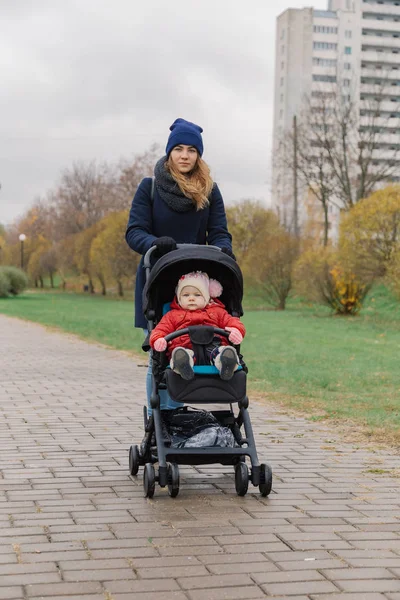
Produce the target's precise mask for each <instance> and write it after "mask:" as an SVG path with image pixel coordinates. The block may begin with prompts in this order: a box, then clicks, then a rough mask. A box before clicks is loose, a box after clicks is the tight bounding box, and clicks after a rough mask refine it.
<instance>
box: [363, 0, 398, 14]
mask: <svg viewBox="0 0 400 600" xmlns="http://www.w3.org/2000/svg"><path fill="white" fill-rule="evenodd" d="M361 10H362V12H363V13H364V12H368V13H377V14H382V15H400V2H399V5H398V6H396V5H395V4H394V3H390V4H378V3H377V2H374V3H373V4H372V3H370V2H362V3H361Z"/></svg>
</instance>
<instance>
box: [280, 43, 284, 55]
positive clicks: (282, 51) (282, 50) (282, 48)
mask: <svg viewBox="0 0 400 600" xmlns="http://www.w3.org/2000/svg"><path fill="white" fill-rule="evenodd" d="M284 52H285V46H284V45H283V44H282V46H281V54H283V53H284Z"/></svg>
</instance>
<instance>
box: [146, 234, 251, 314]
mask: <svg viewBox="0 0 400 600" xmlns="http://www.w3.org/2000/svg"><path fill="white" fill-rule="evenodd" d="M191 271H204V272H205V273H207V274H208V275H209V277H210V278H212V279H217V280H218V281H219V282H220V283H221V285H222V287H223V291H222V295H221V296H220V298H219V300H221V302H223V303H224V305H225V307H226V309H227V311H228V312H229V313H230V314H235V315H236V316H241V315H242V314H243V309H242V298H243V276H242V272H241V270H240V268H239V265H238V264H237V262H236V261H235V260H233V258H231V257H230V256H228V255H227V254H225V253H224V252H221V251H220V250H218V249H217V248H214V247H213V246H198V245H193V247H191V246H190V245H187V246H185V247H184V248H178V249H177V250H173V251H172V252H168V254H165V255H164V256H162V257H161V258H160V259H159V260H158V261H157V262H156V263H155V264H154V266H153V267H152V268H151V271H150V276H149V277H148V278H147V281H146V285H145V287H144V290H143V312H144V315H145V316H146V318H147V319H148V320H149V311H150V310H154V311H155V317H156V320H157V321H159V320H160V319H161V317H162V314H163V306H164V304H165V303H168V302H171V301H172V300H173V298H174V296H175V288H176V286H177V283H178V280H179V278H180V277H181V276H182V275H184V274H185V273H190V272H191Z"/></svg>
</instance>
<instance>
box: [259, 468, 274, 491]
mask: <svg viewBox="0 0 400 600" xmlns="http://www.w3.org/2000/svg"><path fill="white" fill-rule="evenodd" d="M258 488H259V490H260V494H261V496H263V497H264V498H265V496H269V495H270V493H271V490H272V469H271V467H270V466H269V465H266V464H264V463H262V464H261V465H260V485H259V486H258Z"/></svg>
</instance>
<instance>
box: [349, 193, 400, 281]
mask: <svg viewBox="0 0 400 600" xmlns="http://www.w3.org/2000/svg"><path fill="white" fill-rule="evenodd" d="M399 241H400V186H399V185H393V186H388V187H386V188H384V189H382V190H378V191H377V192H374V193H373V194H372V195H371V196H370V197H369V198H365V199H363V200H361V201H360V202H359V203H358V204H357V205H356V206H354V207H353V208H352V209H351V210H350V211H349V212H348V214H346V215H344V216H343V218H342V222H341V227H340V246H341V248H342V251H343V252H345V253H346V254H347V256H348V257H349V259H350V258H351V259H352V260H353V262H354V263H356V264H357V265H358V269H359V270H362V271H364V272H365V273H368V274H370V275H374V276H378V275H384V274H385V272H386V269H387V266H388V264H389V263H390V261H391V259H392V256H393V254H394V252H395V251H397V250H398V247H399Z"/></svg>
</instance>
